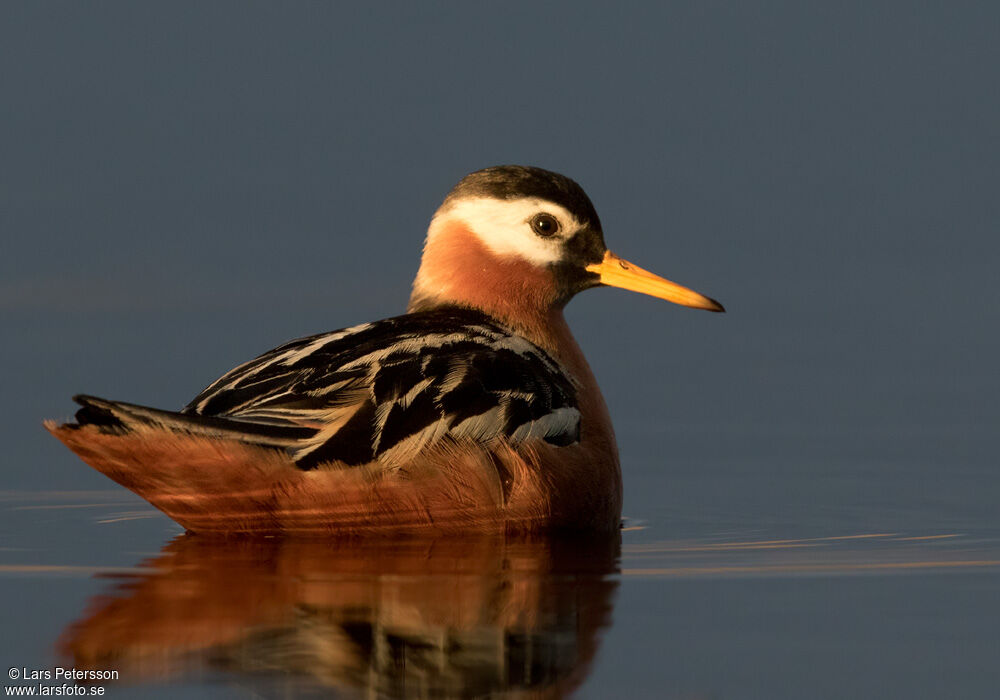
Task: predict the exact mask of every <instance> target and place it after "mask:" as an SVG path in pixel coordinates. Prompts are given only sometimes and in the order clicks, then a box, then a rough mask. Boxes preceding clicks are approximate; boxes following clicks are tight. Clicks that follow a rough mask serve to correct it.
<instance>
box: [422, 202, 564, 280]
mask: <svg viewBox="0 0 1000 700" xmlns="http://www.w3.org/2000/svg"><path fill="white" fill-rule="evenodd" d="M541 212H545V213H546V214H551V215H552V216H554V217H556V219H557V220H558V221H559V233H557V234H556V235H555V236H552V237H551V238H544V237H542V236H539V235H538V234H536V233H535V232H534V231H533V230H532V229H531V223H530V222H531V218H532V217H533V216H534V215H535V214H539V213H541ZM438 216H440V217H442V218H444V217H447V218H448V219H458V220H460V221H463V222H464V223H465V224H466V225H467V226H468V228H469V230H470V231H472V233H474V234H475V235H476V237H477V238H478V239H479V240H481V241H482V242H483V244H484V245H485V246H486V247H487V248H489V249H490V251H492V252H493V253H496V254H497V255H516V256H518V257H521V258H524V259H525V260H527V261H529V262H532V263H534V264H536V265H548V264H550V263H555V262H558V261H559V260H561V259H562V243H563V241H565V240H566V238H567V237H568V236H569V235H571V234H572V233H573V232H575V231H576V230H577V229H578V228H579V227H580V224H579V222H578V221H577V220H576V219H575V218H573V215H572V214H570V213H569V212H568V211H566V209H564V208H563V207H561V206H559V205H558V204H553V203H552V202H548V201H545V200H543V199H534V198H525V199H491V198H487V197H483V198H469V199H460V200H458V201H457V202H455V203H454V204H452V205H450V206H449V207H447V208H446V209H444V210H442V211H441V212H439V213H438ZM435 218H437V217H435ZM435 228H436V227H435V226H434V225H433V224H432V225H431V231H432V232H433V231H434V229H435Z"/></svg>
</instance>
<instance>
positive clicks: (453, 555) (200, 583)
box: [59, 534, 620, 697]
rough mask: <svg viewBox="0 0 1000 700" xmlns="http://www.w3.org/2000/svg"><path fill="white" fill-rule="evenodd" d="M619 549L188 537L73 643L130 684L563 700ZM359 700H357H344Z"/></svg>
mask: <svg viewBox="0 0 1000 700" xmlns="http://www.w3.org/2000/svg"><path fill="white" fill-rule="evenodd" d="M619 548H620V539H619V536H618V535H617V534H614V535H610V536H589V537H588V538H587V539H586V540H569V539H549V538H545V539H538V538H532V539H525V538H511V537H506V538H505V537H500V536H498V537H469V538H447V539H435V540H425V539H417V538H411V539H402V540H395V541H385V540H383V541H353V542H327V541H324V542H319V541H277V540H264V541H261V540H257V541H249V540H246V541H239V540H235V541H234V540H228V541H218V540H212V539H205V538H201V537H198V536H192V535H183V536H181V537H178V538H177V539H175V540H173V541H172V542H170V543H169V544H168V545H167V546H166V547H165V548H164V550H163V552H162V553H161V555H160V556H159V557H157V558H155V559H153V560H151V561H149V562H147V563H146V564H145V566H144V567H143V568H144V569H145V571H144V572H142V573H136V574H133V575H128V576H126V577H125V578H124V579H123V580H122V579H119V580H117V581H116V583H115V584H114V588H113V589H112V590H111V591H110V592H108V593H107V594H105V595H103V596H100V597H99V598H97V599H96V600H94V601H92V603H91V606H90V609H89V610H88V611H87V612H86V614H85V615H84V617H83V618H82V619H81V620H79V621H78V622H75V623H73V624H72V625H70V626H69V628H68V629H67V630H66V631H65V632H64V633H63V636H62V638H61V640H60V642H59V646H60V651H61V652H62V653H63V654H65V655H66V656H68V657H69V658H70V659H72V661H73V663H74V664H75V665H76V666H77V667H78V668H88V667H89V668H117V669H119V671H120V673H121V678H122V680H123V681H126V682H128V681H131V682H143V681H150V680H163V679H171V680H182V679H184V678H185V677H189V676H191V675H196V674H199V673H204V672H205V671H222V672H225V673H226V674H232V676H231V677H235V678H237V679H238V680H239V681H243V682H252V683H253V684H254V685H262V686H267V685H268V684H269V683H271V682H274V681H281V683H282V687H283V688H284V687H286V686H287V684H288V682H289V681H291V682H293V683H294V684H296V685H298V684H301V685H302V686H312V685H321V686H332V687H335V688H339V689H342V690H345V691H351V690H354V691H361V692H362V694H364V695H368V696H372V695H375V696H390V697H392V696H407V697H442V696H443V697H470V696H480V695H484V694H490V695H498V694H499V695H502V694H505V693H509V694H510V695H511V696H519V697H520V696H523V695H524V691H528V695H530V696H531V697H560V696H562V695H564V694H566V693H568V692H570V691H572V690H573V689H574V688H576V687H577V686H579V684H580V683H581V682H582V680H583V679H584V678H585V677H586V674H587V672H588V668H589V666H590V663H591V662H592V660H593V658H594V655H595V653H596V650H597V646H598V640H599V635H600V632H601V630H602V629H603V628H604V627H606V626H607V625H608V624H609V623H610V620H611V610H612V602H613V596H614V592H615V589H616V588H617V585H618V583H617V580H616V577H615V576H613V574H615V573H616V571H617V567H618V556H619ZM349 694H352V695H353V694H354V693H353V692H352V693H349Z"/></svg>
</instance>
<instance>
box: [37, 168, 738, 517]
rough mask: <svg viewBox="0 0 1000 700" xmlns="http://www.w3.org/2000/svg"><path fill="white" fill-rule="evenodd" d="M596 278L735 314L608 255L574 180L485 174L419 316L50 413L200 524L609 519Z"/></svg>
mask: <svg viewBox="0 0 1000 700" xmlns="http://www.w3.org/2000/svg"><path fill="white" fill-rule="evenodd" d="M599 286H613V287H621V288H624V289H629V290H633V291H636V292H641V293H645V294H650V295H652V296H655V297H659V298H661V299H665V300H668V301H672V302H675V303H677V304H682V305H684V306H689V307H694V308H700V309H707V310H709V311H723V310H724V309H723V307H722V305H721V304H719V303H718V302H717V301H714V300H713V299H710V298H708V297H706V296H703V295H701V294H698V293H697V292H694V291H692V290H690V289H687V288H685V287H682V286H680V285H678V284H675V283H674V282H670V281H668V280H666V279H664V278H662V277H659V276H657V275H654V274H652V273H650V272H647V271H646V270H644V269H642V268H640V267H638V266H637V265H634V264H632V263H630V262H627V261H626V260H623V259H622V258H619V257H618V256H617V255H615V254H614V253H612V252H611V251H609V250H608V249H607V246H606V245H605V243H604V234H603V231H602V228H601V223H600V219H599V218H598V216H597V212H596V211H595V209H594V206H593V204H592V203H591V201H590V199H589V198H588V197H587V195H586V194H585V193H584V191H583V189H582V188H581V187H580V186H579V185H578V184H577V183H576V182H574V181H573V180H571V179H569V178H567V177H565V176H563V175H559V174H557V173H554V172H550V171H547V170H543V169H541V168H535V167H526V166H498V167H492V168H487V169H485V170H479V171H477V172H474V173H471V174H470V175H467V176H466V177H464V178H463V179H462V180H461V181H460V182H459V183H458V184H457V185H456V186H455V187H454V188H453V189H452V190H451V192H450V193H449V194H448V195H447V196H446V197H445V199H444V202H443V203H442V204H441V206H440V208H439V209H438V210H437V212H436V213H435V214H434V216H433V218H432V219H431V222H430V226H429V228H428V231H427V237H426V240H425V244H424V249H423V256H422V259H421V264H420V268H419V270H418V272H417V276H416V279H415V281H414V283H413V292H412V295H411V297H410V301H409V306H408V308H407V311H406V313H405V314H404V315H402V316H396V317H393V318H388V319H385V320H382V321H375V322H373V323H366V324H362V325H359V326H354V327H352V328H346V329H343V330H337V331H333V332H330V333H322V334H319V335H313V336H309V337H305V338H301V339H299V340H293V341H291V342H289V343H286V344H284V345H282V346H280V347H278V348H275V349H274V350H271V351H269V352H266V353H264V354H263V355H261V356H259V357H257V358H256V359H253V360H250V361H249V362H247V363H245V364H242V365H240V366H238V367H236V368H235V369H233V370H231V371H230V372H228V373H226V374H225V375H223V376H222V377H221V378H220V379H218V380H217V381H215V382H214V383H212V384H211V385H210V386H209V387H207V388H206V389H204V390H203V391H202V392H201V393H200V394H198V395H197V396H196V397H195V398H194V399H193V400H192V401H191V402H190V403H189V404H188V405H187V406H185V407H184V408H183V409H181V410H180V411H177V412H175V411H164V410H160V409H155V408H149V407H145V406H138V405H135V404H130V403H125V402H121V401H110V400H106V399H101V398H97V397H93V396H76V397H74V400H75V401H76V402H77V403H79V404H80V405H81V406H82V408H80V409H79V410H78V411H77V413H76V416H75V418H76V422H75V423H67V424H62V425H59V424H56V423H55V422H52V421H47V422H46V423H45V426H46V428H47V429H48V430H49V431H50V432H52V433H53V434H54V435H55V436H56V437H57V438H59V439H60V440H61V441H62V442H63V443H65V444H66V445H67V446H68V447H69V448H70V449H71V450H73V451H74V452H76V454H77V455H79V456H80V457H81V458H82V459H83V461H85V462H86V463H88V464H89V465H91V466H92V467H94V468H95V469H97V470H98V471H100V472H102V473H103V474H105V475H107V476H108V477H110V478H111V479H113V480H114V481H116V482H118V483H119V484H121V485H123V486H125V487H126V488H129V489H131V490H132V491H134V492H136V493H137V494H139V495H140V496H142V497H143V498H145V499H146V500H148V501H149V502H150V503H152V504H153V505H154V506H156V507H157V508H159V509H161V510H162V511H164V512H165V513H166V514H167V515H168V516H170V517H171V518H173V519H174V520H175V521H177V522H178V523H180V524H181V525H182V526H184V527H185V528H187V529H188V530H190V531H193V532H197V533H226V534H234V533H244V534H262V535H264V534H266V535H277V534H298V535H356V534H370V533H379V532H381V533H396V532H403V531H418V532H470V531H472V532H486V531H497V530H501V531H538V530H552V529H575V530H603V531H608V530H613V529H616V528H618V527H619V525H620V517H621V505H622V481H621V469H620V466H619V460H618V448H617V445H616V442H615V436H614V431H613V428H612V425H611V420H610V417H609V415H608V410H607V408H606V406H605V403H604V399H603V397H602V396H601V392H600V389H599V388H598V386H597V382H596V380H595V379H594V375H593V373H592V372H591V369H590V367H589V365H588V364H587V361H586V359H585V358H584V355H583V353H582V352H581V350H580V348H579V346H578V345H577V343H576V341H575V340H574V338H573V336H572V334H571V333H570V330H569V327H568V326H567V324H566V321H565V319H564V318H563V308H564V307H565V305H566V303H567V302H568V301H569V300H570V299H571V298H572V297H573V296H574V295H576V294H577V293H578V292H581V291H583V290H585V289H589V288H592V287H599Z"/></svg>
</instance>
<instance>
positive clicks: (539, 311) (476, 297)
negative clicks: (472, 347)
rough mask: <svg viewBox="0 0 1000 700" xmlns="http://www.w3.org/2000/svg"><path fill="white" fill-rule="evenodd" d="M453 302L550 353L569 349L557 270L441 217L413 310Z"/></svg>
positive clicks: (418, 279)
mask: <svg viewBox="0 0 1000 700" xmlns="http://www.w3.org/2000/svg"><path fill="white" fill-rule="evenodd" d="M451 304H454V305H458V306H464V307H468V308H473V309H478V310H480V311H483V312H485V313H487V314H489V315H490V316H492V317H493V318H495V319H497V320H498V321H500V322H501V323H503V324H504V325H506V326H507V327H509V328H511V329H512V330H514V331H516V332H518V333H519V334H521V335H523V336H524V337H526V338H528V339H529V340H531V341H532V342H533V343H535V344H536V345H539V346H540V347H542V348H544V349H545V350H546V351H548V352H549V353H551V354H553V355H555V356H557V357H560V356H561V355H562V354H563V352H562V351H563V350H564V348H563V347H561V346H562V345H563V344H564V342H565V336H566V335H568V332H569V329H568V328H567V327H566V321H565V320H564V319H563V315H562V305H561V304H560V303H559V300H558V291H557V285H556V281H555V278H554V276H553V273H552V271H551V270H550V269H548V268H545V267H540V266H538V265H535V264H532V263H530V262H528V261H527V260H524V259H521V258H519V257H516V256H509V255H507V256H501V255H497V254H496V253H494V252H492V251H491V250H490V249H489V248H487V247H486V245H485V244H484V243H483V242H482V241H481V240H480V239H479V238H478V237H477V236H476V235H475V234H474V233H473V232H472V231H470V230H469V229H468V227H466V226H465V225H464V224H463V223H462V222H460V221H455V220H444V221H438V220H435V221H434V222H432V223H431V229H430V231H429V232H428V236H427V242H426V244H425V246H424V254H423V258H422V259H421V264H420V270H419V271H418V272H417V277H416V279H415V280H414V282H413V294H412V295H411V297H410V304H409V307H408V309H407V310H408V311H411V312H412V311H422V310H427V309H431V308H434V307H437V306H444V305H451ZM570 340H572V339H571V338H570ZM573 345H574V346H575V343H573Z"/></svg>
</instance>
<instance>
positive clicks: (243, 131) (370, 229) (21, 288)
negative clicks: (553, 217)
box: [0, 2, 1000, 699]
mask: <svg viewBox="0 0 1000 700" xmlns="http://www.w3.org/2000/svg"><path fill="white" fill-rule="evenodd" d="M998 31H1000V11H998V9H997V8H996V7H995V6H993V5H991V4H988V3H959V4H955V3H952V4H949V5H947V6H944V5H942V6H941V7H936V8H935V7H916V6H914V5H913V4H912V3H893V2H889V3H878V4H872V3H838V4H836V5H830V4H829V3H802V2H790V3H780V2H779V3H768V4H767V5H766V6H751V5H747V4H746V3H741V2H731V3H726V2H723V3H713V4H711V5H708V4H705V3H671V4H670V5H669V6H664V7H655V8H654V7H650V8H638V7H636V8H618V9H616V10H615V11H613V12H612V11H611V10H609V9H608V8H606V7H604V6H602V5H599V4H593V5H588V4H582V5H581V4H577V5H576V6H574V8H573V10H572V11H569V9H568V8H566V7H560V6H557V5H552V6H545V7H539V6H537V5H528V4H518V3H514V4H510V3H507V4H505V5H504V10H503V12H500V11H498V10H497V9H496V8H495V7H493V6H485V5H484V6H481V7H479V6H467V7H466V6H462V7H452V8H425V7H419V8H418V7H417V6H413V7H412V8H411V7H402V6H388V5H386V6H380V7H377V8H376V7H369V6H367V5H357V6H355V7H349V8H345V7H343V6H342V5H301V6H288V5H280V6H279V5H274V4H265V3H255V2H251V3H247V2H241V3H231V4H230V3H212V4H211V5H205V4H201V3H170V4H169V5H163V6H162V7H148V6H136V5H134V4H131V3H102V4H101V5H100V6H99V7H91V6H84V5H79V4H77V3H45V4H19V5H15V4H5V5H3V7H0V65H2V66H3V70H2V71H0V97H2V99H3V104H4V109H2V110H0V154H2V156H0V328H2V329H3V330H2V335H0V337H2V340H3V342H0V367H2V368H3V369H2V375H0V379H2V386H3V393H2V396H3V398H4V400H3V401H2V402H0V437H2V440H3V447H4V452H3V454H4V458H3V473H4V475H5V477H4V482H3V484H2V489H0V589H2V598H0V601H2V602H3V605H2V606H0V608H2V612H0V622H2V628H3V630H4V633H3V635H2V637H0V661H2V662H3V664H4V665H5V666H6V667H7V668H17V669H19V670H20V669H28V670H31V669H39V670H50V671H51V669H53V668H54V667H55V666H58V665H63V666H71V665H73V664H77V665H79V666H81V667H82V666H91V667H96V668H106V669H115V670H118V671H119V672H120V676H121V678H120V679H119V680H118V681H117V682H114V683H106V684H100V687H102V688H104V689H105V690H106V693H107V695H109V696H116V697H133V696H140V695H141V696H144V697H145V696H154V697H156V696H159V697H164V698H166V697H177V696H180V695H183V696H192V697H217V696H221V697H247V696H263V697H295V696H299V695H314V694H315V695H319V694H327V695H328V694H330V692H331V691H335V692H338V693H341V694H342V695H344V696H346V697H351V696H357V695H366V696H371V695H377V694H378V693H383V694H408V695H417V696H419V695H421V694H423V695H425V696H441V695H445V696H447V695H452V696H462V695H466V696H468V695H479V696H482V695H489V694H493V695H497V696H501V697H502V696H504V694H505V693H506V694H507V696H524V695H525V694H529V693H534V694H536V695H539V696H560V695H565V694H569V693H576V694H577V695H578V696H581V697H593V698H603V697H618V696H631V697H656V698H659V697H670V698H685V699H691V698H713V699H714V698H719V699H723V698H725V699H728V698H802V697H818V698H841V697H857V698H880V699H882V698H907V699H909V698H939V697H956V698H992V697H995V695H996V688H997V687H1000V672H998V671H997V670H996V663H995V659H996V658H997V657H998V656H1000V642H998V639H1000V637H998V635H997V634H996V627H997V625H996V621H997V619H998V618H1000V604H998V597H997V591H998V590H1000V565H998V562H1000V517H998V515H997V507H996V504H997V503H998V501H1000V468H998V467H1000V459H998V457H1000V432H998V430H997V426H998V425H1000V409H998V403H997V400H996V397H997V396H998V395H1000V374H998V373H997V372H996V371H995V364H996V362H995V358H996V357H998V356H1000V286H998V285H997V283H996V264H997V261H998V260H1000V238H998V237H997V236H996V229H997V222H998V221H1000V204H998V202H1000V199H998V198H997V197H996V183H997V181H998V178H1000V170H998V166H997V164H998V163H1000V97H998V95H1000V93H997V91H996V90H995V89H993V86H995V85H996V84H997V80H998V78H1000V76H998V66H1000V48H998V47H1000V44H998V43H997V42H996V36H997V33H998ZM509 162H523V163H529V164H535V165H539V166H542V167H547V168H550V169H554V170H558V171H562V172H565V173H566V174H567V175H569V176H571V177H573V178H575V179H577V180H578V181H579V182H580V183H581V184H582V185H583V186H584V188H585V189H586V190H587V191H588V193H589V194H590V195H591V198H592V199H593V200H594V203H595V205H596V207H597V210H598V211H599V212H600V215H601V219H602V222H603V225H604V230H605V237H606V239H607V241H608V244H609V246H610V247H611V248H612V249H613V250H615V251H616V252H618V253H620V254H621V255H622V256H624V257H626V258H628V259H630V260H634V261H635V262H636V263H638V264H640V265H642V266H643V267H646V268H648V269H650V270H653V271H656V272H658V273H661V274H663V275H665V276H667V277H669V278H671V279H675V280H677V281H678V282H681V283H684V284H687V285H690V286H692V287H694V288H695V289H698V290H699V291H703V292H705V293H706V294H709V295H711V296H712V297H715V298H718V299H720V300H721V301H722V302H723V303H724V304H725V305H726V307H727V309H728V313H727V314H725V315H724V316H720V315H714V314H705V313H698V312H694V311H690V310H685V309H680V308H677V307H671V306H669V305H667V304H664V303H663V302H658V301H656V300H652V299H647V298H642V297H639V296H637V295H630V294H628V293H625V292H619V291H609V290H595V291H592V292H588V293H586V294H584V295H581V298H579V299H577V300H574V301H573V303H572V304H571V305H570V306H569V308H568V309H567V316H568V318H569V320H570V324H571V326H572V327H573V329H574V332H575V333H576V334H577V337H578V339H579V341H580V344H581V346H582V347H583V349H584V351H585V352H586V354H587V356H588V358H589V359H590V361H591V364H592V365H593V368H594V371H595V373H596V375H597V377H598V379H599V381H600V383H601V386H602V388H603V390H604V393H605V396H606V399H607V402H608V404H609V407H610V410H611V413H612V416H613V418H614V421H615V426H616V429H617V432H618V439H619V444H620V447H621V454H622V464H623V471H624V478H625V494H626V501H625V516H626V529H625V530H624V531H623V532H622V535H621V539H620V542H619V541H617V540H613V541H592V542H583V543H581V542H568V543H567V542H550V541H542V542H538V541H532V542H523V541H514V542H512V541H496V540H490V541H461V540H459V541H449V542H426V541H425V542H408V543H397V544H396V545H394V546H388V545H384V544H383V545H382V546H379V547H375V548H374V549H373V547H374V545H371V544H369V545H365V546H362V545H356V546H354V547H353V548H352V547H349V546H347V545H344V544H340V545H337V546H336V547H333V545H330V544H327V545H325V546H323V545H312V546H306V545H302V544H291V545H282V544H280V543H273V542H272V543H258V544H257V545H253V546H251V545H243V546H233V547H227V546H215V547H210V546H207V545H204V544H203V543H199V541H198V540H196V539H193V538H189V537H185V536H183V533H182V532H181V531H180V528H179V527H177V526H176V525H174V524H173V523H171V522H170V521H169V520H167V519H166V518H165V517H163V516H162V515H160V514H159V513H158V512H156V511H154V510H152V509H151V508H150V507H149V506H147V505H146V504H145V503H144V502H142V501H140V500H138V499H136V498H135V497H133V496H131V495H130V494H128V493H127V492H124V491H122V490H119V489H117V488H116V487H115V486H114V485H113V484H111V483H110V482H108V481H107V480H106V479H104V478H103V477H101V476H100V475H98V474H97V473H95V472H93V471H92V470H90V469H89V468H88V467H86V466H85V465H84V464H82V463H81V462H79V461H78V460H77V459H76V458H75V457H74V456H73V455H71V454H70V453H69V452H68V451H66V450H65V449H64V448H63V447H62V446H61V445H60V444H58V443H57V442H56V441H55V440H53V439H51V437H50V436H48V435H47V434H46V433H45V432H44V430H42V428H41V425H40V423H41V421H42V420H43V419H45V418H60V417H67V416H69V415H70V414H71V412H72V410H73V406H72V404H71V402H70V401H69V397H70V396H71V395H72V394H74V393H80V392H86V393H93V394H97V395H102V396H108V397H111V398H118V399H123V400H129V401H134V402H137V403H144V404H149V405H155V406H162V407H166V408H171V407H173V408H176V407H178V406H181V405H183V404H184V403H186V402H187V401H188V400H189V399H190V398H191V397H192V396H194V395H195V394H196V393H197V392H198V391H199V390H200V389H201V388H203V387H204V386H205V385H207V384H208V383H209V382H211V381H212V380H214V379H215V378H216V377H218V376H219V375H220V374H221V373H223V372H224V371H226V370H228V369H229V368H231V367H232V366H234V365H236V364H238V363H240V362H242V361H244V360H247V359H249V358H250V357H252V356H255V355H257V354H258V353H260V352H262V351H264V350H267V349H269V348H271V347H273V346H275V345H277V344H279V343H281V342H283V341H285V340H288V339H290V338H294V337H299V336H303V335H306V334H310V333H315V332H320V331H325V330H331V329H334V328H338V327H343V326H348V325H352V324H355V323H360V322H364V321H367V320H371V319H374V318H382V317H386V316H391V315H394V314H396V313H399V312H400V311H401V310H402V309H403V307H404V305H405V300H406V298H407V296H408V290H409V283H410V281H411V279H412V276H413V274H414V272H415V271H416V267H417V260H418V257H419V252H420V246H421V242H422V237H423V233H424V230H425V227H426V223H427V221H428V219H429V217H430V216H431V214H432V213H433V211H434V209H435V208H436V207H437V205H438V203H439V202H440V200H441V198H442V197H443V195H444V194H445V193H446V192H447V190H448V189H449V188H450V187H451V185H452V184H453V183H454V182H455V181H456V180H457V179H458V178H459V177H461V176H462V175H463V174H465V173H466V172H469V171H471V170H475V169H478V168H481V167H485V166H488V165H493V164H496V163H509ZM10 683H12V682H11V679H10V678H8V687H13V685H11V684H10ZM90 687H95V688H96V687H98V686H87V688H88V692H89V688H90ZM518 694H520V695H518Z"/></svg>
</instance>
